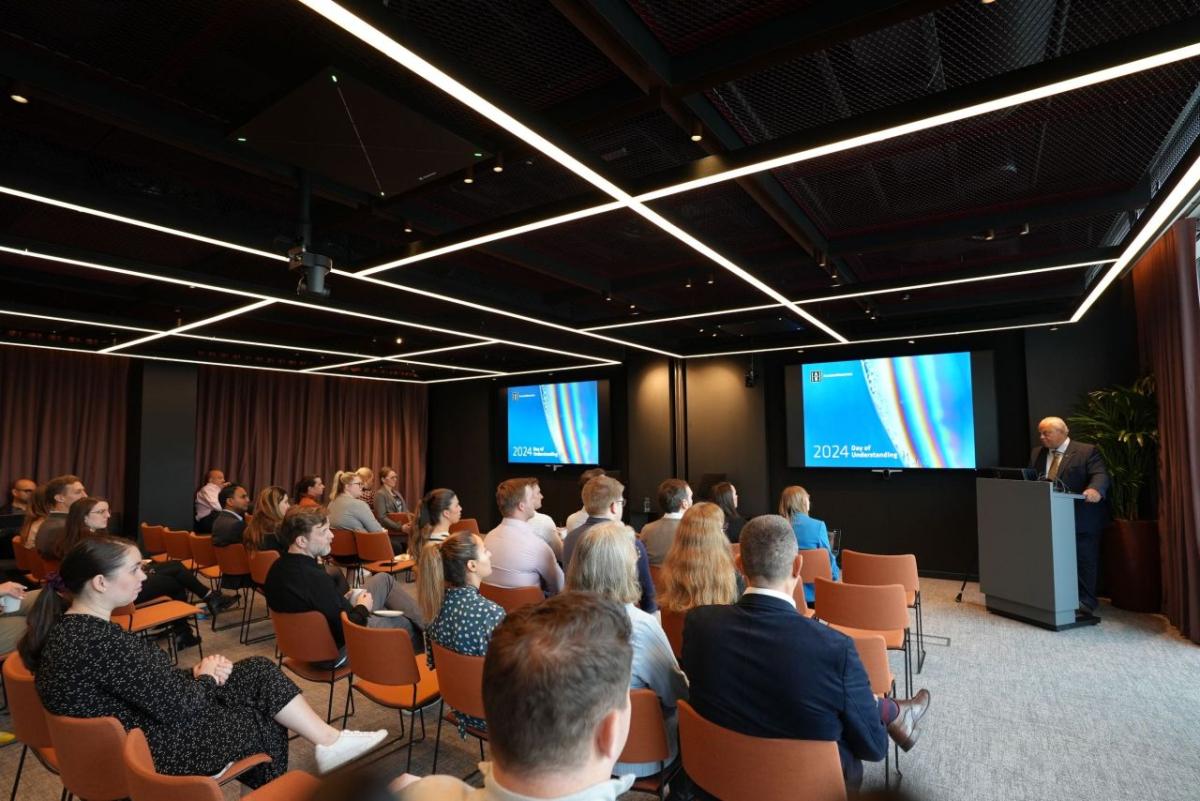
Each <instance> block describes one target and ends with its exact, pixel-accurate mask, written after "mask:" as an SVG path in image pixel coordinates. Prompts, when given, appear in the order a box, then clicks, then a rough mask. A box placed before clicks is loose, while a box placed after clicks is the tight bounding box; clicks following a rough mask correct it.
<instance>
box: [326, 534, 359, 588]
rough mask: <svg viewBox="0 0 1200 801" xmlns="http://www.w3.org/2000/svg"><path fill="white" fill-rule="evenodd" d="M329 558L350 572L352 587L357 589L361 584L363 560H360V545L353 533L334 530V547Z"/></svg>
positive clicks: (331, 548) (331, 547)
mask: <svg viewBox="0 0 1200 801" xmlns="http://www.w3.org/2000/svg"><path fill="white" fill-rule="evenodd" d="M329 556H330V558H331V559H333V561H334V562H336V563H337V564H338V565H339V566H341V567H343V568H345V569H346V570H347V571H349V574H350V575H349V579H350V586H351V587H356V586H358V584H359V583H361V578H362V560H360V559H359V558H358V544H357V543H356V542H355V541H354V532H353V531H351V530H350V529H347V528H335V529H333V545H331V546H330V549H329Z"/></svg>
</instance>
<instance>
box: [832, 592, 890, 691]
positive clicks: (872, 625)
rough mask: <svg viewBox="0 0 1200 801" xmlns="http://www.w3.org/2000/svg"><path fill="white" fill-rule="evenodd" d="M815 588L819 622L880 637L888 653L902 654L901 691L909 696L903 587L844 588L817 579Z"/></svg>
mask: <svg viewBox="0 0 1200 801" xmlns="http://www.w3.org/2000/svg"><path fill="white" fill-rule="evenodd" d="M815 584H816V590H817V616H818V617H820V618H821V620H824V621H825V622H826V623H829V624H837V625H839V626H845V627H848V628H851V629H863V630H865V631H869V632H871V633H874V634H880V635H882V636H883V639H884V642H886V643H887V647H888V650H889V651H903V652H904V690H905V694H906V695H907V696H911V695H912V648H911V636H910V633H909V628H908V604H907V603H906V601H905V596H904V587H902V586H901V585H899V584H886V585H882V586H871V585H868V584H847V583H845V582H834V581H826V580H825V579H823V578H818V579H817V580H816V582H815ZM826 604H828V606H826Z"/></svg>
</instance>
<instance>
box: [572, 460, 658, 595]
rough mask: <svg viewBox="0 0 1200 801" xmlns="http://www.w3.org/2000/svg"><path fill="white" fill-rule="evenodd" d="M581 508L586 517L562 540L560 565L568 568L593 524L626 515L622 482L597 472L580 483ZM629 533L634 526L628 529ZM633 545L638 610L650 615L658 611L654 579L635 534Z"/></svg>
mask: <svg viewBox="0 0 1200 801" xmlns="http://www.w3.org/2000/svg"><path fill="white" fill-rule="evenodd" d="M583 508H584V509H586V510H587V513H588V516H587V519H586V520H584V521H583V524H582V525H580V526H578V527H576V528H575V529H574V530H573V531H571V532H570V533H569V534H567V538H566V539H565V540H564V541H563V567H564V568H566V569H568V570H570V568H571V559H572V558H574V555H575V546H576V545H578V544H579V542H580V541H581V540H582V539H583V537H584V535H585V534H587V533H588V532H589V531H591V529H592V527H593V526H596V525H599V524H601V523H606V522H608V521H610V520H615V521H616V522H618V523H620V522H621V517H622V516H623V515H624V514H625V485H624V484H622V483H621V482H620V481H617V480H616V479H615V478H613V477H612V476H606V475H599V476H596V477H595V478H592V479H590V480H589V481H588V483H586V484H584V485H583ZM630 531H631V532H632V531H633V529H630ZM633 547H634V548H635V549H636V550H637V555H638V558H637V571H638V583H639V584H641V585H642V597H641V598H639V599H638V609H641V610H642V611H643V612H649V613H650V614H653V613H655V612H656V611H658V595H657V593H656V592H655V589H654V581H653V579H652V577H651V575H650V559H649V557H648V556H647V554H646V543H644V542H642V541H641V540H640V539H638V538H637V537H636V536H635V537H634V538H633Z"/></svg>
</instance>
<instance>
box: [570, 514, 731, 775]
mask: <svg viewBox="0 0 1200 801" xmlns="http://www.w3.org/2000/svg"><path fill="white" fill-rule="evenodd" d="M680 528H682V526H680ZM676 536H678V535H676ZM723 539H724V537H722V540H723ZM633 541H634V535H633V529H631V528H629V527H628V526H626V525H625V524H623V523H620V522H618V521H612V522H610V523H601V524H599V525H596V526H593V527H592V528H591V529H589V530H588V532H587V533H586V534H584V535H583V539H581V540H580V541H579V543H578V544H577V545H576V546H575V552H574V554H572V556H571V565H570V567H569V568H568V570H567V590H568V591H572V592H594V593H598V594H600V595H602V596H604V597H605V598H608V599H610V600H613V601H616V602H617V603H620V604H624V605H625V611H626V613H628V615H629V622H630V623H632V624H633V637H632V643H633V672H632V674H631V675H630V680H629V687H630V689H640V688H643V687H646V688H649V689H651V690H654V693H655V695H657V696H658V700H659V701H660V702H661V703H662V710H663V720H664V722H665V723H666V727H667V745H668V748H669V750H670V753H671V755H670V757H669V758H668V760H667V764H670V763H671V762H674V761H675V758H676V757H677V756H678V754H679V736H678V726H679V723H678V719H677V717H676V715H675V706H676V702H678V701H679V699H681V698H682V699H684V700H687V697H688V682H687V676H685V675H683V671H682V670H680V669H679V663H678V662H676V661H675V654H673V653H672V652H671V643H670V642H668V641H667V635H666V633H665V632H664V631H663V629H662V626H660V625H659V623H658V618H656V617H655V616H654V615H652V614H649V613H648V612H643V611H642V610H641V609H639V608H638V607H637V601H638V599H639V598H641V597H642V588H641V585H640V584H639V583H638V571H637V549H636V548H635V547H634V544H633ZM658 769H659V766H658V764H657V763H654V762H645V763H624V762H618V763H617V764H616V765H615V766H613V769H612V772H613V775H615V776H619V775H622V774H626V773H632V774H634V775H636V776H650V775H652V774H655V773H657V772H658Z"/></svg>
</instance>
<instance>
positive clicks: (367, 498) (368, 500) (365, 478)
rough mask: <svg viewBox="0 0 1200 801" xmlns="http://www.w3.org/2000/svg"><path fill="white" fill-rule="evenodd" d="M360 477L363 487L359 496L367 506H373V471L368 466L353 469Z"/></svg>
mask: <svg viewBox="0 0 1200 801" xmlns="http://www.w3.org/2000/svg"><path fill="white" fill-rule="evenodd" d="M354 472H355V473H357V474H358V477H359V478H361V479H362V483H363V489H362V495H360V496H359V498H361V499H362V502H363V503H365V504H366V505H367V506H370V507H372V508H373V507H374V506H375V471H374V470H372V469H371V468H369V467H360V468H358V469H357V470H355V471H354Z"/></svg>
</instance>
